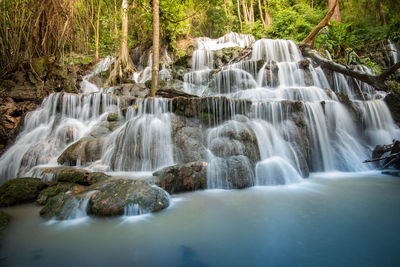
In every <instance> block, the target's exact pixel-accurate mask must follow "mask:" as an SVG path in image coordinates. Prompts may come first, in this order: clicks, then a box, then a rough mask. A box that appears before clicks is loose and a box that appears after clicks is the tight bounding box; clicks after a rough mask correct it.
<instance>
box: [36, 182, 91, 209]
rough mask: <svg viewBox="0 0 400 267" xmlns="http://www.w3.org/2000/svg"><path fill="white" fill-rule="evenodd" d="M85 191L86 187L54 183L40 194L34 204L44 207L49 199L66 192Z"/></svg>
mask: <svg viewBox="0 0 400 267" xmlns="http://www.w3.org/2000/svg"><path fill="white" fill-rule="evenodd" d="M85 189H86V187H84V186H81V185H76V184H72V183H55V184H52V185H50V186H49V187H47V188H46V189H44V190H42V191H41V192H40V194H39V196H38V198H37V199H36V203H38V204H39V205H45V204H46V203H47V201H48V200H49V199H50V198H52V197H54V196H56V195H58V194H60V193H65V192H67V191H72V192H73V193H78V192H81V191H83V190H85Z"/></svg>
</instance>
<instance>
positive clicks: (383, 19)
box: [379, 1, 387, 25]
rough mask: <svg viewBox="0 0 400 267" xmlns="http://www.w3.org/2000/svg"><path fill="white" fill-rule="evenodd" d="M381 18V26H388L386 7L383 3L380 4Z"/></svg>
mask: <svg viewBox="0 0 400 267" xmlns="http://www.w3.org/2000/svg"><path fill="white" fill-rule="evenodd" d="M379 18H380V19H381V24H382V25H386V24H387V21H386V14H385V6H384V5H383V2H382V1H380V2H379Z"/></svg>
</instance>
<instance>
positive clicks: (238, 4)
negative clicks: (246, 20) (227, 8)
mask: <svg viewBox="0 0 400 267" xmlns="http://www.w3.org/2000/svg"><path fill="white" fill-rule="evenodd" d="M239 1H240V0H237V11H238V17H239V22H240V32H243V23H242V16H241V15H240V2H239Z"/></svg>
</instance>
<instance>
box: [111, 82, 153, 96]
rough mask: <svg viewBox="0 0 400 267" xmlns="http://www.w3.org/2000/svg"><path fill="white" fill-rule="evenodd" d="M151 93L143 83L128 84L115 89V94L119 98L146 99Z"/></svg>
mask: <svg viewBox="0 0 400 267" xmlns="http://www.w3.org/2000/svg"><path fill="white" fill-rule="evenodd" d="M149 93H150V90H149V89H148V88H147V87H146V85H145V84H143V83H126V84H121V85H119V86H118V87H116V88H115V89H114V94H115V95H117V96H132V97H139V98H145V97H146V95H148V94H149Z"/></svg>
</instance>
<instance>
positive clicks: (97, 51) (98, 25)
mask: <svg viewBox="0 0 400 267" xmlns="http://www.w3.org/2000/svg"><path fill="white" fill-rule="evenodd" d="M100 11H101V0H99V7H98V9H97V22H96V34H95V35H96V36H95V37H96V41H95V46H96V61H97V60H99V37H100Z"/></svg>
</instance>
